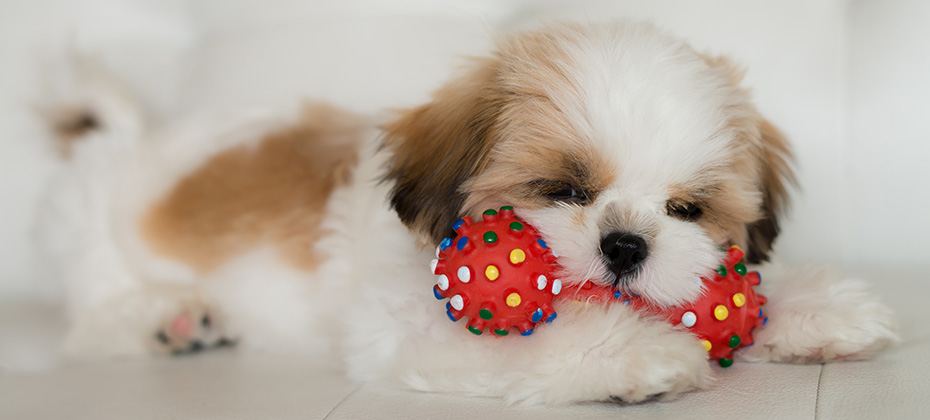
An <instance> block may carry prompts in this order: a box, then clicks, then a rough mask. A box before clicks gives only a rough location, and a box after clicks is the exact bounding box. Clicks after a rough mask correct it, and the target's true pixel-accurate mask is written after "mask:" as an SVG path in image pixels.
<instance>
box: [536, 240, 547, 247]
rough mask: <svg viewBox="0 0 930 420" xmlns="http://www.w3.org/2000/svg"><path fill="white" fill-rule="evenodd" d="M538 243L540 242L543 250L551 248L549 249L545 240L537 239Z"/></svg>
mask: <svg viewBox="0 0 930 420" xmlns="http://www.w3.org/2000/svg"><path fill="white" fill-rule="evenodd" d="M536 242H539V246H541V247H543V248H549V247H548V246H547V245H546V241H544V240H542V239H537V240H536Z"/></svg>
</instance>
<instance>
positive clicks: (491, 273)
mask: <svg viewBox="0 0 930 420" xmlns="http://www.w3.org/2000/svg"><path fill="white" fill-rule="evenodd" d="M500 275H501V272H500V271H497V267H495V266H493V265H489V266H488V268H486V269H485V270H484V276H485V277H487V278H488V280H491V281H494V280H497V277H498V276H500Z"/></svg>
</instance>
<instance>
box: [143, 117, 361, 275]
mask: <svg viewBox="0 0 930 420" xmlns="http://www.w3.org/2000/svg"><path fill="white" fill-rule="evenodd" d="M361 122H362V120H361V119H360V118H358V117H356V116H353V115H349V114H347V113H344V112H342V111H339V110H336V109H335V108H332V107H328V106H323V105H315V106H308V107H307V108H306V109H305V111H304V115H303V117H302V118H301V120H300V121H299V122H298V123H297V124H296V125H294V126H292V127H288V128H286V129H283V130H280V131H278V132H274V133H271V134H269V135H267V136H266V137H265V138H263V139H262V140H261V141H259V142H257V143H256V144H250V145H242V146H238V147H235V148H232V149H230V150H227V151H225V152H222V153H220V154H218V155H216V156H214V157H213V158H211V159H210V160H208V161H207V162H206V163H205V164H203V166H201V167H200V168H199V169H197V170H196V171H194V172H193V173H191V174H189V175H188V176H186V177H185V178H183V179H182V180H181V181H180V182H178V183H177V185H176V186H175V187H174V188H173V189H172V190H171V191H170V192H169V193H168V194H167V195H166V196H165V197H164V198H163V199H162V200H161V201H160V202H158V203H157V204H156V205H155V206H154V207H152V209H151V210H150V211H149V212H148V213H147V214H146V215H145V216H144V218H143V219H142V231H143V234H144V236H145V237H146V238H147V239H148V242H149V244H150V245H151V246H152V248H153V249H154V250H155V251H156V252H157V253H159V254H161V255H163V256H166V257H170V258H174V259H178V260H181V261H183V262H185V263H187V264H189V265H190V266H191V267H193V268H195V269H196V270H198V271H201V272H205V271H209V270H212V269H214V268H216V267H217V266H219V265H220V264H221V263H223V262H224V261H226V260H227V259H229V258H230V257H233V256H235V255H237V254H239V253H241V252H243V251H246V250H248V249H249V248H251V247H253V246H255V245H256V244H258V243H261V242H266V243H270V244H273V245H274V246H275V247H276V248H277V249H278V251H279V252H280V255H281V256H282V257H283V258H284V259H286V260H287V261H289V262H291V263H292V264H294V265H295V266H297V267H299V268H301V269H306V270H312V269H314V268H315V267H316V266H317V265H318V264H319V263H320V260H321V258H322V256H320V255H317V254H316V253H314V251H313V245H314V243H316V241H318V240H319V239H320V238H321V237H322V236H324V234H325V232H324V231H322V230H321V229H320V222H321V221H322V218H323V215H324V211H325V206H326V203H327V201H328V199H329V196H330V194H331V193H332V192H333V190H334V189H335V188H336V187H338V186H340V185H343V184H345V183H346V182H348V181H349V178H350V173H351V169H352V167H353V166H354V164H355V163H356V162H357V159H358V156H357V154H358V146H359V141H360V138H361V134H362V130H364V126H363V125H362V124H361Z"/></svg>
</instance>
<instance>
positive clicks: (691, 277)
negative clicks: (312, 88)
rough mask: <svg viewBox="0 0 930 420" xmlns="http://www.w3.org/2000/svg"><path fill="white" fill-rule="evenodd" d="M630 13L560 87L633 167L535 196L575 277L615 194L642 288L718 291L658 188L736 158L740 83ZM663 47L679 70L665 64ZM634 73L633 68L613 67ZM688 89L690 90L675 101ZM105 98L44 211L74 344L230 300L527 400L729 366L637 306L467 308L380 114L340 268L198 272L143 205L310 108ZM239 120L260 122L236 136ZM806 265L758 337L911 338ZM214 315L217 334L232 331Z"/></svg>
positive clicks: (553, 399)
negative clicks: (507, 313) (732, 120)
mask: <svg viewBox="0 0 930 420" xmlns="http://www.w3.org/2000/svg"><path fill="white" fill-rule="evenodd" d="M625 28H627V29H610V28H601V29H597V30H592V31H591V32H590V33H587V34H586V35H585V37H583V39H581V40H580V41H579V43H578V44H576V45H572V46H571V47H570V51H571V52H572V55H571V61H570V62H567V63H565V66H566V69H567V71H568V72H569V73H570V74H572V75H573V77H576V78H577V79H578V80H577V82H578V83H577V84H578V85H579V86H581V87H582V88H581V89H580V92H578V95H577V96H571V95H569V94H568V93H566V92H559V91H554V92H551V95H552V96H553V99H554V100H556V101H559V105H560V107H561V108H562V109H564V110H566V111H567V112H569V113H570V114H571V115H570V120H571V122H572V124H573V125H574V127H575V128H576V130H578V132H580V133H584V134H585V138H586V140H587V141H590V142H591V144H593V145H594V147H596V148H597V149H598V150H600V151H601V152H603V154H604V155H606V156H608V157H609V158H610V159H613V161H614V162H615V163H616V165H617V167H618V168H622V169H621V174H620V176H618V178H617V179H618V180H617V181H616V182H615V184H614V185H611V186H610V187H609V189H608V190H607V191H605V192H603V194H602V196H601V197H600V198H599V200H598V201H597V202H596V203H594V204H593V205H591V206H588V207H586V208H584V209H579V208H575V207H572V206H567V207H555V208H549V209H545V210H539V211H531V212H523V213H521V214H522V216H523V217H525V218H527V220H528V221H530V222H531V223H534V224H535V225H537V226H539V227H540V228H541V230H542V234H543V235H544V237H545V238H546V240H547V241H548V242H549V243H550V244H551V245H552V247H553V248H554V249H555V250H556V251H558V252H559V253H560V254H561V255H562V261H563V265H564V266H565V271H566V273H565V274H566V276H567V277H566V278H567V279H571V280H573V281H575V282H576V283H577V282H578V281H580V280H584V279H590V278H598V277H604V276H605V273H604V268H603V266H602V261H601V259H600V257H599V254H598V248H597V243H598V241H599V238H600V236H601V235H602V231H601V229H600V227H599V223H600V221H601V220H602V219H603V218H604V217H605V214H606V213H609V212H617V211H620V212H626V213H628V214H629V215H631V216H632V217H631V218H630V219H631V220H633V222H632V224H631V225H630V226H622V227H618V228H627V229H637V228H638V227H641V226H644V225H649V226H652V227H654V228H655V231H656V232H657V233H656V235H655V236H654V237H652V238H650V241H651V244H652V245H653V254H652V256H651V257H650V258H651V259H650V260H649V262H648V263H647V265H646V266H645V267H644V270H643V271H642V273H640V275H639V276H638V277H637V280H636V282H635V283H633V284H632V285H631V289H632V290H633V291H636V292H638V293H640V294H643V295H644V296H647V297H649V298H650V299H653V300H654V301H657V302H660V303H665V304H672V303H677V302H682V301H687V300H690V299H693V298H694V297H695V296H697V295H698V293H699V292H700V287H701V286H700V283H699V282H697V281H696V279H697V278H698V276H699V275H701V274H704V273H706V272H708V271H710V270H711V269H712V268H713V267H714V266H715V265H716V264H717V263H718V260H719V258H720V252H719V251H717V249H716V244H714V243H713V241H711V240H710V239H709V238H708V237H707V235H706V234H705V233H703V232H702V231H701V229H700V228H699V227H697V226H696V225H695V224H693V223H688V222H684V221H681V220H677V219H673V218H671V217H669V216H667V215H666V214H664V212H663V205H664V201H665V200H666V199H667V197H664V196H662V195H661V194H656V192H655V191H657V188H656V187H657V186H666V185H669V184H672V183H676V182H682V181H686V180H688V179H690V178H693V177H696V176H702V174H703V173H705V172H707V171H708V168H709V167H713V166H715V165H718V166H719V165H722V166H725V165H727V164H728V162H726V160H725V159H723V160H722V161H721V156H723V155H725V154H724V153H723V150H724V149H725V144H727V142H728V141H729V140H730V139H728V138H726V133H724V134H723V135H722V137H721V134H720V133H721V132H720V130H719V129H720V124H722V121H723V119H722V118H723V116H721V115H720V114H721V112H723V111H721V109H722V107H723V106H725V105H726V104H727V101H730V100H731V99H730V98H731V94H732V92H729V93H727V92H720V91H719V88H718V87H719V80H714V77H715V76H712V75H710V74H706V75H705V76H706V77H707V79H708V81H707V83H706V84H697V85H695V84H693V83H687V82H686V80H687V78H688V77H689V75H690V76H693V75H694V73H695V72H697V73H701V72H703V71H704V70H702V69H703V68H704V67H702V66H701V64H700V63H699V62H697V61H694V60H693V59H692V58H689V57H687V56H683V55H680V54H679V51H678V50H677V48H678V45H679V42H678V41H676V40H673V39H671V38H669V37H667V36H665V35H662V34H658V33H656V31H655V30H653V29H651V27H645V26H636V25H627V26H626V27H625ZM616 43H622V44H623V45H628V46H629V48H626V49H624V53H623V56H622V57H621V56H615V55H611V54H606V53H604V51H605V48H606V46H609V45H615V44H616ZM657 63H661V65H663V66H670V67H672V68H673V69H675V71H673V72H671V76H668V77H666V78H657V77H654V74H655V72H654V71H652V70H653V69H654V66H656V65H658V64H657ZM618 74H623V75H626V76H628V77H611V76H613V75H618ZM701 74H703V73H701ZM673 93H674V94H673ZM94 94H95V95H102V96H101V98H102V99H101V100H104V99H105V98H107V97H108V96H107V95H112V94H111V93H108V92H107V91H105V90H100V91H97V92H95V93H94ZM669 97H672V98H677V100H678V102H675V103H669V102H663V101H661V98H669ZM634 105H635V106H634ZM685 111H687V112H685ZM98 112H99V113H100V114H101V116H102V118H103V120H104V127H105V128H104V129H103V130H101V131H97V132H95V133H93V134H91V135H90V136H89V137H88V138H85V139H83V141H81V142H79V143H78V144H77V145H76V150H75V155H74V157H73V159H72V160H71V161H70V163H69V165H68V167H67V168H66V169H65V172H64V173H63V175H62V176H61V177H60V178H59V179H58V181H57V182H56V185H55V187H54V188H53V189H52V190H51V191H50V194H49V198H48V202H47V203H48V205H47V206H46V211H45V213H44V215H43V217H42V218H41V222H40V226H41V230H42V232H44V235H43V237H44V238H46V249H48V250H49V251H50V256H49V261H52V262H53V263H54V265H55V267H56V268H57V269H58V275H59V276H60V277H61V278H62V279H63V280H64V281H65V283H66V284H67V286H68V303H69V308H70V314H71V318H72V323H73V328H72V331H71V333H70V334H69V337H68V340H67V344H66V350H67V351H68V352H69V353H70V354H71V355H72V356H76V357H103V356H108V355H138V354H145V353H149V352H152V351H153V348H154V347H157V343H155V342H154V340H153V335H154V334H155V332H156V331H157V330H158V328H160V327H163V326H164V325H165V323H167V322H171V320H172V319H173V318H174V316H175V315H176V314H178V313H179V312H184V311H187V312H196V313H198V314H199V313H210V314H211V315H212V316H213V317H214V318H215V319H216V322H218V323H221V324H222V331H223V334H225V335H226V336H228V337H230V338H235V339H237V340H239V343H240V347H241V349H252V350H261V351H278V352H280V351H296V352H302V353H306V354H314V355H317V354H326V353H329V352H331V351H332V352H335V353H338V354H340V355H341V356H342V357H341V359H342V360H344V361H345V363H346V368H347V371H348V374H349V375H350V376H351V377H352V378H355V379H358V380H365V381H370V380H386V381H391V382H394V383H399V384H404V385H406V386H409V387H411V388H414V389H418V390H423V391H435V392H455V393H461V394H465V395H476V396H494V397H503V398H505V399H506V400H507V401H509V402H512V403H524V404H550V405H551V404H564V403H571V402H578V401H590V400H609V399H612V398H619V399H621V400H623V401H630V402H635V401H642V400H644V399H646V398H650V397H654V396H658V395H664V396H667V397H673V396H674V395H676V394H678V393H680V392H684V391H688V390H691V389H695V388H700V387H705V386H708V385H709V384H710V383H711V381H712V374H711V370H710V366H709V364H708V361H707V353H706V352H705V351H704V350H703V348H702V347H701V345H700V344H699V343H698V341H697V340H696V339H695V338H694V337H693V336H691V335H690V334H688V333H686V332H682V331H679V330H676V329H675V328H672V327H671V326H669V325H668V324H667V323H665V322H661V321H658V320H654V319H648V318H645V319H644V318H641V316H640V315H639V314H637V313H634V312H632V311H631V310H630V309H629V308H627V307H625V306H622V305H613V306H610V307H607V308H605V307H602V306H586V305H585V304H581V303H562V304H560V305H559V306H557V308H556V309H557V310H558V311H559V318H558V321H557V322H554V323H553V324H550V325H546V326H545V327H542V328H539V329H538V331H537V333H536V334H534V335H533V336H531V337H527V338H522V337H520V338H510V339H498V340H495V339H491V338H489V337H474V336H472V335H471V334H467V333H466V332H465V330H464V327H463V326H462V325H460V324H452V323H450V322H449V321H448V319H447V318H446V316H445V314H444V309H443V305H442V304H441V303H439V302H437V301H435V299H434V298H433V296H432V293H431V290H430V287H431V285H432V284H433V282H434V281H435V280H434V278H433V276H432V275H431V274H430V273H429V270H428V269H427V268H426V266H427V263H428V262H429V261H430V259H431V258H432V257H433V255H432V254H433V249H432V247H429V246H428V247H426V249H423V248H421V247H419V246H418V244H417V243H416V241H415V239H414V237H413V236H412V235H411V234H410V233H409V232H408V230H407V228H406V227H405V226H404V225H403V224H402V223H401V222H400V220H398V217H397V216H396V214H394V212H393V211H392V210H391V209H390V208H389V206H388V203H387V199H386V197H387V194H388V191H389V189H390V185H389V184H379V183H377V182H376V181H377V179H378V178H379V175H380V173H381V171H382V169H383V164H384V162H385V160H386V159H389V158H390V157H389V156H388V155H387V154H386V152H384V151H378V150H377V147H376V146H377V133H376V131H375V130H374V129H372V130H371V132H370V133H369V135H368V138H367V139H366V142H365V147H364V148H363V150H362V151H361V158H362V159H361V162H360V164H359V165H358V167H357V168H355V170H354V174H353V180H352V182H351V183H350V184H349V185H347V186H344V187H342V188H340V189H339V190H337V191H335V192H334V194H333V196H332V198H331V201H330V203H329V205H328V208H327V216H326V219H325V221H324V227H326V228H328V229H331V230H332V231H334V232H336V233H335V234H332V235H330V236H328V237H326V238H324V239H323V240H322V241H320V242H319V243H318V244H317V245H316V246H317V248H318V249H319V250H320V251H322V252H326V253H328V254H329V256H330V257H329V258H328V259H327V261H326V262H325V263H324V264H323V266H322V267H320V268H319V269H318V270H317V271H315V272H314V273H304V272H300V271H296V270H294V269H291V268H289V267H287V266H286V264H285V263H284V262H282V261H279V260H278V259H277V258H276V257H275V256H274V255H273V253H271V252H269V251H268V250H267V249H264V248H262V247H261V246H257V247H256V248H255V249H253V250H252V251H250V252H249V253H246V254H244V255H241V256H239V257H237V258H235V259H233V260H231V261H229V262H227V263H226V264H225V265H223V266H222V267H220V268H219V269H217V270H216V271H214V272H213V273H211V274H210V275H208V276H207V277H205V278H196V276H194V275H193V271H192V270H190V269H188V268H186V267H184V266H182V265H180V264H178V263H175V262H171V261H165V260H163V259H161V258H159V257H157V256H155V255H153V254H152V253H151V252H150V251H148V250H147V249H146V247H145V246H144V244H143V242H142V240H141V238H139V235H138V232H137V230H136V225H135V221H136V220H137V219H138V217H139V215H140V214H141V212H142V211H143V210H144V209H145V208H146V207H147V206H148V205H150V204H151V203H152V202H153V200H155V199H156V198H157V197H158V196H159V194H160V193H162V192H163V191H164V190H165V189H166V188H168V187H169V186H170V185H171V184H172V183H173V182H176V181H177V179H178V178H179V177H180V176H182V175H183V174H184V173H186V172H187V171H190V170H192V169H193V168H195V167H196V165H197V164H198V163H200V162H203V161H204V160H205V159H206V158H207V157H209V156H211V155H212V154H215V153H216V152H217V151H220V150H223V149H225V148H228V147H230V146H231V145H234V144H242V143H243V142H250V141H253V140H255V139H258V138H260V136H261V134H262V133H263V132H266V131H267V130H269V129H272V128H274V127H278V126H281V125H283V124H286V123H287V122H288V121H289V120H290V119H291V117H290V116H292V115H293V111H286V112H270V113H259V114H264V115H258V116H256V115H255V114H256V113H251V117H250V116H249V114H250V113H246V115H240V116H237V117H229V116H224V117H223V118H206V119H200V120H196V121H195V122H193V123H191V124H188V125H185V126H183V127H181V128H179V129H176V130H171V131H165V132H158V133H156V132H151V131H145V130H143V129H139V130H128V131H125V130H111V129H109V128H107V127H109V126H108V125H107V122H109V121H119V120H121V119H126V120H132V119H133V118H136V117H134V116H133V115H136V113H135V111H134V110H133V109H132V108H130V107H129V105H125V104H124V105H121V106H116V107H108V108H104V109H98ZM281 116H284V117H283V118H282V117H281ZM633 121H637V122H636V123H635V124H634V123H633ZM134 126H138V127H141V126H142V124H141V123H138V124H135V125H134ZM228 133H240V135H238V136H233V137H235V139H234V140H229V138H230V136H228V135H224V134H228ZM241 133H245V134H241ZM680 133H688V135H687V136H681V135H680ZM578 211H581V212H583V213H584V214H583V217H584V219H585V220H590V223H586V224H585V229H577V228H576V227H574V226H573V225H572V224H570V223H569V222H568V221H567V220H568V219H569V218H570V217H571V215H572V214H573V212H578ZM766 270H767V269H766ZM804 273H805V275H804V276H798V275H796V274H789V273H785V274H781V273H780V272H778V271H777V270H773V273H768V272H766V271H763V275H764V276H765V282H764V283H763V287H764V289H763V293H765V294H767V295H768V297H769V299H770V302H769V304H768V306H767V307H766V312H767V314H768V316H769V317H770V319H771V320H772V321H771V322H770V323H769V325H768V326H766V327H765V328H763V329H761V330H759V331H757V332H756V341H757V344H756V346H754V347H753V348H751V349H749V350H748V351H743V352H742V353H741V354H742V356H744V357H745V358H747V359H752V360H775V361H798V360H800V361H810V360H834V359H837V358H859V357H867V356H869V355H871V354H873V353H874V352H875V351H877V350H879V349H881V348H883V347H884V346H886V345H887V344H888V343H889V342H891V341H893V340H894V337H895V336H894V329H893V324H892V322H891V312H890V311H889V310H888V309H887V307H885V306H884V305H882V304H881V303H879V302H878V301H877V299H876V298H875V296H874V295H871V294H869V293H868V292H866V291H865V289H864V287H863V286H862V284H861V283H858V282H847V281H842V280H840V279H839V278H837V277H835V276H831V275H826V274H821V273H820V272H818V271H810V270H808V271H805V272H804ZM773 277H775V278H778V279H777V280H773ZM211 334H213V335H212V336H204V337H200V338H201V339H203V340H207V341H215V340H217V339H218V337H217V336H216V333H211ZM241 349H240V350H241Z"/></svg>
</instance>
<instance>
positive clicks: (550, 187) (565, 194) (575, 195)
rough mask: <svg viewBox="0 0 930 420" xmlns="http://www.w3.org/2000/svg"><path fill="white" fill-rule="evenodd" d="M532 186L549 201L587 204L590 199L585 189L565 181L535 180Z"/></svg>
mask: <svg viewBox="0 0 930 420" xmlns="http://www.w3.org/2000/svg"><path fill="white" fill-rule="evenodd" d="M533 186H534V189H536V190H537V191H539V194H540V195H542V196H544V197H546V198H547V199H549V200H551V201H559V202H565V203H575V204H588V202H589V201H590V200H589V196H588V193H587V191H585V190H584V189H582V188H579V187H576V186H575V185H572V184H570V183H567V182H562V181H552V180H536V181H533Z"/></svg>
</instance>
